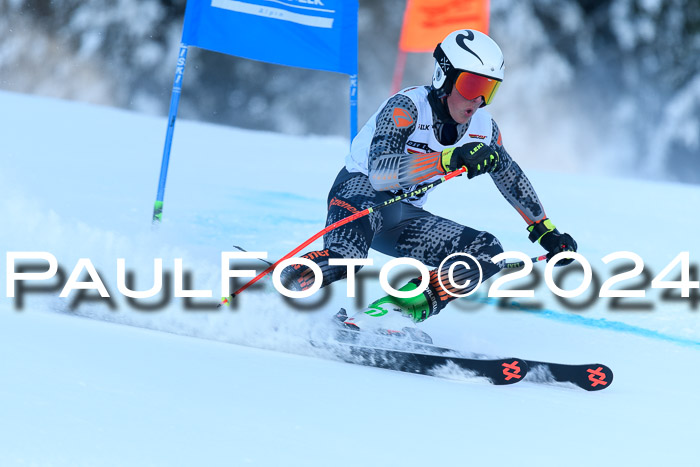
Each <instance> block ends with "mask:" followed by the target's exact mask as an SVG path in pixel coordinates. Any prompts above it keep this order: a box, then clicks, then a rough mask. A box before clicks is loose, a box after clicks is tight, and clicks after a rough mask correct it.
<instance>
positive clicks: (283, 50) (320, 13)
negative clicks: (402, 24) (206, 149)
mask: <svg viewBox="0 0 700 467" xmlns="http://www.w3.org/2000/svg"><path fill="white" fill-rule="evenodd" d="M357 11H358V0H189V1H188V2H187V8H186V10H185V23H184V25H183V28H182V43H181V44H180V53H179V57H178V61H177V66H176V68H175V80H174V81H173V91H172V95H171V97H170V111H169V114H168V127H167V131H166V134H165V145H164V146H163V161H162V162H161V166H160V178H159V180H158V191H157V193H156V202H155V204H154V206H153V223H154V224H157V223H159V222H161V220H162V218H163V199H164V198H165V183H166V181H167V177H168V164H169V162H170V149H171V146H172V141H173V135H174V133H175V118H176V116H177V109H178V106H179V104H180V94H181V93H182V78H183V75H184V72H185V65H186V60H187V48H188V47H189V46H190V45H192V46H195V47H199V48H201V49H207V50H213V51H215V52H221V53H224V54H228V55H235V56H238V57H243V58H248V59H251V60H259V61H263V62H269V63H276V64H278V65H287V66H296V67H301V68H311V69H313V70H324V71H335V72H338V73H346V74H348V75H350V140H351V141H352V139H353V138H354V137H355V135H356V134H357Z"/></svg>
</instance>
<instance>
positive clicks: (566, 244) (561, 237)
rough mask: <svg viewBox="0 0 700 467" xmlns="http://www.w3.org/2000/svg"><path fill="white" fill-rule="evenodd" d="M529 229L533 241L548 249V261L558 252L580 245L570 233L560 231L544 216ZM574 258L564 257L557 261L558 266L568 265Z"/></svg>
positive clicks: (573, 248) (571, 249)
mask: <svg viewBox="0 0 700 467" xmlns="http://www.w3.org/2000/svg"><path fill="white" fill-rule="evenodd" d="M527 230H528V231H529V232H530V235H529V238H530V241H531V242H533V243H534V242H538V243H539V244H540V245H541V246H542V248H544V249H545V250H547V251H548V253H547V261H549V260H550V259H552V258H553V257H554V255H556V254H557V253H561V252H562V251H576V250H577V248H578V245H577V244H576V240H574V239H573V237H572V236H571V235H569V234H568V233H564V234H563V233H560V232H559V231H558V230H557V228H556V227H554V224H552V221H550V220H549V219H548V218H546V217H545V218H544V219H542V220H541V221H539V222H536V223H534V224H532V225H530V226H529V227H528V228H527ZM573 260H574V259H573V258H564V259H562V260H561V261H559V262H558V263H557V265H558V266H566V265H567V264H571V262H572V261H573Z"/></svg>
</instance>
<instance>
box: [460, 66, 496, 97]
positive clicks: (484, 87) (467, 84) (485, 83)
mask: <svg viewBox="0 0 700 467" xmlns="http://www.w3.org/2000/svg"><path fill="white" fill-rule="evenodd" d="M500 85H501V82H500V81H498V80H497V79H494V78H487V77H486V76H481V75H477V74H474V73H469V72H468V71H463V72H461V73H460V74H459V76H457V79H456V80H455V88H456V89H457V92H459V94H460V95H461V96H462V97H464V98H465V99H468V100H472V99H476V98H477V97H479V96H482V97H483V98H484V103H483V105H488V104H490V103H491V101H492V100H493V96H494V95H496V91H497V90H498V87H499V86H500Z"/></svg>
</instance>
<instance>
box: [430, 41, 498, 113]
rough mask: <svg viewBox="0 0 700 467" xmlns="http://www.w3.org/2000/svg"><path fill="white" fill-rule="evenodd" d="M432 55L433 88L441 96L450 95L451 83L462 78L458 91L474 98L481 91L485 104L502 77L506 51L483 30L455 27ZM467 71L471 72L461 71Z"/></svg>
mask: <svg viewBox="0 0 700 467" xmlns="http://www.w3.org/2000/svg"><path fill="white" fill-rule="evenodd" d="M433 57H435V71H434V72H433V88H435V90H436V91H437V93H438V96H439V97H444V96H446V95H449V94H450V93H451V92H452V85H453V84H457V82H458V81H459V83H458V84H460V85H461V86H460V87H459V88H458V91H459V93H460V94H461V95H462V96H464V97H465V98H467V99H474V98H476V97H478V96H479V95H481V96H483V98H484V104H483V105H486V104H489V103H490V102H491V100H492V99H493V96H494V95H495V93H496V90H497V89H498V86H499V85H500V84H501V82H502V81H503V76H504V72H505V62H504V60H503V52H501V49H500V47H498V44H496V43H495V42H494V41H493V39H491V38H490V37H489V36H487V35H486V34H484V33H482V32H479V31H475V30H472V29H460V30H458V31H454V32H453V33H451V34H449V35H448V36H447V37H446V38H445V40H443V41H442V42H441V43H439V44H438V45H437V47H435V52H433ZM464 71H466V72H468V74H465V73H462V72H464ZM462 75H464V76H462ZM465 94H467V95H465ZM483 105H482V106H483Z"/></svg>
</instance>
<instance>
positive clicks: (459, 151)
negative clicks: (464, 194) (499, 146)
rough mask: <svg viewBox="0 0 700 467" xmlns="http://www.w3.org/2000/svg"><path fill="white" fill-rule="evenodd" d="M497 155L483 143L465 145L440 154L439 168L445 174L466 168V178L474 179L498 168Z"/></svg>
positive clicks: (445, 150)
mask: <svg viewBox="0 0 700 467" xmlns="http://www.w3.org/2000/svg"><path fill="white" fill-rule="evenodd" d="M498 159H499V157H498V153H497V152H496V151H494V150H493V148H492V147H491V146H488V145H486V144H484V143H467V144H463V145H462V146H458V147H455V148H447V149H444V150H443V151H442V153H441V154H440V166H441V167H442V170H444V171H445V173H448V172H452V171H453V170H457V169H459V168H460V167H462V166H464V167H466V168H467V177H468V178H474V177H476V176H477V175H481V174H484V173H486V172H493V171H494V170H496V167H498Z"/></svg>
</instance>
